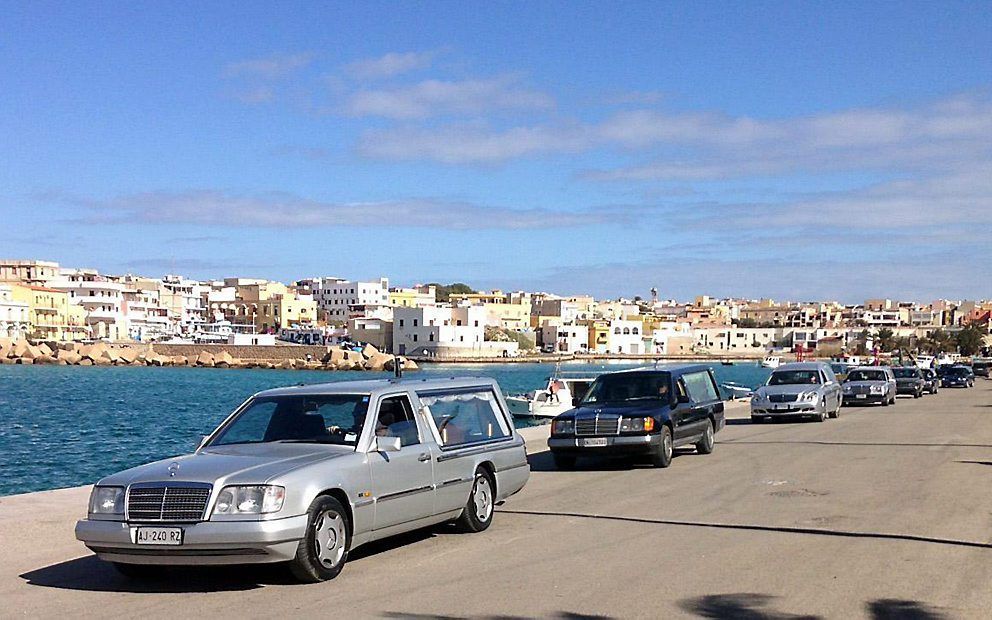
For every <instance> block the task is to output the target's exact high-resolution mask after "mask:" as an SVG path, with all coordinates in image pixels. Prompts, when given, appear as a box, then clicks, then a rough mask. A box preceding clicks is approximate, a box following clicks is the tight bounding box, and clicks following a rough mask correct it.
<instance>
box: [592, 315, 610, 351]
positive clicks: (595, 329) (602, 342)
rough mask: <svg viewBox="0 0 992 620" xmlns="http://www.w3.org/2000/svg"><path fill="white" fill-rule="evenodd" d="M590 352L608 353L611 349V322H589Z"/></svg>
mask: <svg viewBox="0 0 992 620" xmlns="http://www.w3.org/2000/svg"><path fill="white" fill-rule="evenodd" d="M588 325H589V350H590V351H593V352H597V353H606V352H607V351H608V350H609V347H610V322H609V321H589V323H588Z"/></svg>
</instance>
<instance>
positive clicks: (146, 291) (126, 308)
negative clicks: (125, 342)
mask: <svg viewBox="0 0 992 620" xmlns="http://www.w3.org/2000/svg"><path fill="white" fill-rule="evenodd" d="M146 282H147V281H144V282H143V281H141V280H134V279H131V278H129V277H126V278H125V279H124V291H123V299H122V303H121V310H122V311H123V313H124V320H125V322H126V323H127V331H128V337H129V338H130V339H131V340H140V341H143V342H147V341H150V340H157V339H160V338H167V337H169V336H171V335H172V333H173V331H172V324H171V322H170V321H169V309H168V308H165V307H163V306H162V305H161V296H160V294H161V291H160V289H159V288H158V287H157V286H156V287H149V286H147V285H146V284H145V283H146Z"/></svg>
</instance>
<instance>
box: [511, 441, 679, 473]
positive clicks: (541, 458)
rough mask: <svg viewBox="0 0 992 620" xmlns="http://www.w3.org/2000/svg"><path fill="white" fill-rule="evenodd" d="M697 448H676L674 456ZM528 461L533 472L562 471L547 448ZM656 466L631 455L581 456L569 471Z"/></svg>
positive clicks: (615, 469)
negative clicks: (556, 465)
mask: <svg viewBox="0 0 992 620" xmlns="http://www.w3.org/2000/svg"><path fill="white" fill-rule="evenodd" d="M695 453H696V449H695V448H692V447H688V448H675V451H674V453H673V454H672V458H678V457H680V456H685V455H687V454H695ZM527 462H528V463H530V470H531V471H532V472H535V471H541V472H556V473H560V472H562V471H566V470H561V469H558V468H557V467H555V461H554V457H552V456H551V451H550V450H545V451H543V452H532V453H531V454H528V455H527ZM653 468H654V466H653V465H651V464H650V463H648V462H646V461H644V460H643V459H641V460H638V459H633V458H630V457H622V456H618V457H609V456H600V457H595V456H593V457H588V458H585V457H579V460H578V461H577V462H576V465H575V467H574V468H573V469H571V470H567V471H628V470H631V469H653Z"/></svg>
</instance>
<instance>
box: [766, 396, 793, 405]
mask: <svg viewBox="0 0 992 620" xmlns="http://www.w3.org/2000/svg"><path fill="white" fill-rule="evenodd" d="M798 398H799V394H772V395H771V396H769V397H768V400H769V401H770V402H773V403H794V402H796V400H797V399H798Z"/></svg>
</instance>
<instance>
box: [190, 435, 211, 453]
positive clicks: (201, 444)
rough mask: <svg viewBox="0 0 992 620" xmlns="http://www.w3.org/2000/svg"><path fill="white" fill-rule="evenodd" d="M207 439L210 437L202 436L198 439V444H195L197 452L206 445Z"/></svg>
mask: <svg viewBox="0 0 992 620" xmlns="http://www.w3.org/2000/svg"><path fill="white" fill-rule="evenodd" d="M208 439H210V435H204V436H203V437H200V443H198V444H196V449H197V450H199V449H200V448H202V447H203V446H204V445H206V443H207V440H208ZM194 452H195V450H194Z"/></svg>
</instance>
